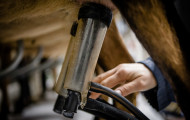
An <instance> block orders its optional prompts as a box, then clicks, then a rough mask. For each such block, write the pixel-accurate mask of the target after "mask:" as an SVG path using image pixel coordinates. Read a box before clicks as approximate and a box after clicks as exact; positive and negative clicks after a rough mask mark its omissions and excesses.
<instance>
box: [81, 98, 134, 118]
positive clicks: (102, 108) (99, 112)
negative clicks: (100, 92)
mask: <svg viewBox="0 0 190 120" xmlns="http://www.w3.org/2000/svg"><path fill="white" fill-rule="evenodd" d="M80 109H81V108H80ZM81 110H83V111H86V112H88V113H91V114H93V115H96V116H98V117H101V118H104V119H107V120H137V119H136V118H135V117H134V116H132V115H130V114H129V113H127V112H125V111H122V110H120V109H118V108H115V107H113V106H111V105H109V104H106V103H103V102H100V101H98V100H94V99H90V98H89V99H88V100H87V103H86V105H85V107H84V108H83V109H81Z"/></svg>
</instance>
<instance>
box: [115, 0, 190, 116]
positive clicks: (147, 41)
mask: <svg viewBox="0 0 190 120" xmlns="http://www.w3.org/2000/svg"><path fill="white" fill-rule="evenodd" d="M112 1H113V2H114V3H115V5H116V6H117V7H118V8H119V9H120V11H121V13H122V14H123V16H124V17H125V18H126V19H127V21H128V23H129V25H130V26H131V28H132V30H133V31H134V32H135V34H136V36H137V38H138V39H139V41H140V42H141V43H142V44H143V46H144V47H145V48H146V50H147V51H148V53H149V54H150V56H151V57H152V58H153V60H154V61H155V62H156V64H157V65H158V67H159V68H160V69H161V71H162V72H163V74H164V75H165V76H166V78H167V80H169V82H170V83H171V84H172V87H173V90H174V92H175V94H176V97H177V101H178V103H179V105H180V107H181V109H182V111H183V112H184V114H185V116H186V118H187V119H190V114H189V110H188V109H189V108H188V106H190V103H189V101H190V82H189V79H190V77H189V72H188V71H189V70H188V69H187V67H186V64H185V62H184V56H183V53H182V51H181V49H180V46H179V43H178V38H177V36H176V34H175V31H174V29H173V28H172V27H171V26H170V24H169V23H168V20H167V17H166V15H165V10H164V7H163V5H162V3H161V2H160V1H157V0H148V1H141V0H120V1H119V2H118V1H117V0H112ZM184 98H185V99H184Z"/></svg>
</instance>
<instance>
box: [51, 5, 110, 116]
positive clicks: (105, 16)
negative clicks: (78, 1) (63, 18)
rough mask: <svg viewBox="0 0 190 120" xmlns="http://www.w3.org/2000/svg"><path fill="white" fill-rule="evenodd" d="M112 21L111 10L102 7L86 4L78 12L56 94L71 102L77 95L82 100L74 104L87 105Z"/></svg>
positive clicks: (56, 86)
mask: <svg viewBox="0 0 190 120" xmlns="http://www.w3.org/2000/svg"><path fill="white" fill-rule="evenodd" d="M111 19H112V13H111V10H110V9H108V8H106V7H105V6H103V5H100V4H96V3H86V4H84V5H83V6H82V7H81V8H80V10H79V14H78V21H77V23H74V24H73V27H72V30H71V34H72V38H71V40H70V43H69V47H68V50H67V54H66V57H65V61H64V63H63V67H62V70H61V73H60V76H59V79H58V81H57V83H56V85H55V91H56V92H57V93H58V94H60V95H62V96H63V97H64V98H65V99H66V101H68V102H69V101H70V100H72V98H73V97H74V96H75V95H77V96H79V95H80V96H79V97H80V101H78V102H74V103H76V106H77V103H80V106H81V107H82V108H83V107H84V105H85V104H86V101H87V94H88V91H89V88H90V80H91V79H92V77H93V74H94V70H95V66H96V63H97V60H98V56H99V53H100V50H101V47H102V44H103V40H104V37H105V34H106V31H107V28H108V27H109V24H110V22H111ZM73 92H76V94H74V93H73ZM69 93H72V94H69ZM78 93H79V94H78ZM70 95H74V96H70ZM69 103H70V102H69ZM74 108H77V107H74ZM68 111H69V110H68ZM73 112H75V110H73ZM68 117H70V116H68Z"/></svg>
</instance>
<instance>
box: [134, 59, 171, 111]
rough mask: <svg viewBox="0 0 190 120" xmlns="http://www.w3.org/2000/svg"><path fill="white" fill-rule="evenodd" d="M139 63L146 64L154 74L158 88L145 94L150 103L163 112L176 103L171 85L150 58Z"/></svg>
mask: <svg viewBox="0 0 190 120" xmlns="http://www.w3.org/2000/svg"><path fill="white" fill-rule="evenodd" d="M138 63H142V64H144V65H145V66H146V67H147V68H148V69H149V70H150V71H151V72H152V73H153V75H154V77H155V79H156V81H157V87H156V88H153V89H151V90H148V91H145V92H143V93H144V95H145V97H146V98H147V99H148V101H149V103H150V104H151V105H152V106H153V107H155V108H156V109H157V110H163V109H164V108H165V107H167V106H168V105H169V104H170V103H171V102H172V101H173V102H175V97H174V94H173V90H172V89H171V86H170V84H169V83H168V81H167V80H166V79H165V77H164V76H163V74H162V73H161V71H160V69H159V68H158V67H157V66H156V65H155V63H154V61H153V60H152V59H151V58H148V59H146V60H145V61H141V62H138ZM151 97H154V98H151ZM152 100H153V101H152ZM153 104H154V105H153Z"/></svg>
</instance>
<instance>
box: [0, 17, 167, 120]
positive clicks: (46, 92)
mask: <svg viewBox="0 0 190 120" xmlns="http://www.w3.org/2000/svg"><path fill="white" fill-rule="evenodd" d="M115 18H116V24H117V28H118V29H119V32H120V33H121V36H122V38H123V40H124V43H125V45H126V47H127V49H128V51H129V53H130V54H131V56H132V57H133V58H134V60H135V61H136V62H138V61H142V60H145V59H146V58H147V57H149V55H148V53H147V52H146V50H145V49H144V48H143V47H142V45H141V44H140V43H139V42H138V40H137V38H136V36H135V34H134V33H133V31H132V30H131V29H130V27H129V26H128V24H127V22H126V21H125V20H124V19H123V18H122V16H121V15H120V14H117V15H116V16H115ZM65 49H66V48H65ZM40 52H41V51H40V49H39V50H38V51H37V52H36V54H37V56H40ZM13 54H15V53H13ZM26 59H29V60H30V61H31V62H30V63H27V62H28V60H25V61H23V62H22V64H23V65H20V71H16V72H18V75H15V74H10V76H8V77H6V78H4V79H5V80H7V81H9V80H10V79H15V80H12V81H11V82H5V83H3V84H6V85H7V89H6V90H7V91H6V93H7V94H6V95H3V94H2V91H4V89H3V86H2V89H0V108H1V109H0V110H1V117H2V116H3V115H4V114H7V117H8V119H9V120H70V119H69V118H65V117H64V116H62V115H59V114H56V113H54V112H53V106H54V103H55V101H56V98H57V93H56V92H55V91H54V90H53V87H54V84H55V82H56V80H57V78H58V76H59V74H60V70H61V67H62V62H63V61H64V56H60V57H57V59H40V60H37V61H38V62H35V59H37V58H33V59H31V58H26ZM25 62H26V63H25ZM25 64H31V65H30V66H33V67H32V68H30V67H29V70H28V69H27V68H23V67H22V66H24V65H25ZM19 72H21V73H22V75H20V76H19V74H21V73H19ZM23 73H24V75H23ZM5 97H6V98H5ZM7 107H8V108H7ZM137 107H138V108H139V109H140V110H141V111H142V112H143V113H144V114H145V115H146V116H147V117H148V118H150V119H151V120H164V118H163V116H162V115H161V114H160V113H159V112H157V111H156V110H155V109H154V108H152V107H151V106H150V105H149V103H148V102H147V100H146V98H145V97H144V96H143V95H142V94H141V93H140V94H138V95H137ZM94 118H95V117H94V116H93V115H91V114H89V113H86V112H83V111H81V110H78V112H77V114H75V116H74V118H73V119H74V120H93V119H94ZM1 119H2V118H1Z"/></svg>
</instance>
